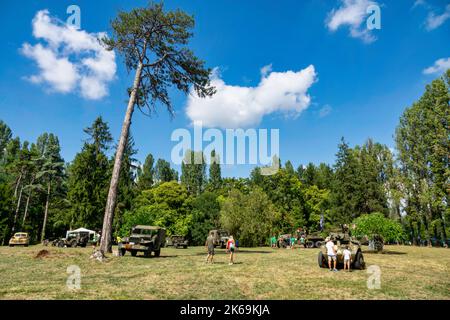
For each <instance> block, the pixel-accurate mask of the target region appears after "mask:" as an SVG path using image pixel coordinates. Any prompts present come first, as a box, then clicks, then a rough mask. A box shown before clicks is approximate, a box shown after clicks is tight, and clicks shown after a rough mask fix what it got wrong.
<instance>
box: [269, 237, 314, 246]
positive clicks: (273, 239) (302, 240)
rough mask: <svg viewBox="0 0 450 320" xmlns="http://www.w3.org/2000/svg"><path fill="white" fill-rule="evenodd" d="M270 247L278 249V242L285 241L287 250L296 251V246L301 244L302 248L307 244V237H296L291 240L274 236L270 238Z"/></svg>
mask: <svg viewBox="0 0 450 320" xmlns="http://www.w3.org/2000/svg"><path fill="white" fill-rule="evenodd" d="M269 241H270V246H271V247H272V248H277V247H278V241H284V242H285V245H286V248H288V249H294V247H295V245H296V244H299V245H301V246H305V243H306V236H305V235H303V234H301V235H300V236H299V237H298V238H296V237H294V236H290V237H289V238H282V239H280V238H278V239H277V237H276V236H272V237H271V238H270V240H269Z"/></svg>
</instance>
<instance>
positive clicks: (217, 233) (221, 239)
mask: <svg viewBox="0 0 450 320" xmlns="http://www.w3.org/2000/svg"><path fill="white" fill-rule="evenodd" d="M209 234H210V235H212V236H213V237H214V247H219V246H220V247H221V248H222V249H224V248H226V246H227V242H228V239H229V238H230V234H229V233H228V231H226V230H211V231H210V232H209Z"/></svg>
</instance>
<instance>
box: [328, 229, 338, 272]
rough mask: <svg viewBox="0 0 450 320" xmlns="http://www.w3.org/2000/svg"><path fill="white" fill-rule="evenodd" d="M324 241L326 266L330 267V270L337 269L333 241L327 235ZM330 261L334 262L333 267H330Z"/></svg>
mask: <svg viewBox="0 0 450 320" xmlns="http://www.w3.org/2000/svg"><path fill="white" fill-rule="evenodd" d="M325 241H326V243H327V244H326V245H325V246H326V248H327V256H328V267H329V268H330V271H337V269H336V251H335V250H334V242H333V241H332V240H331V238H330V237H327V238H326V239H325ZM331 262H333V263H334V266H333V268H331Z"/></svg>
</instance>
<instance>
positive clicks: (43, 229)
mask: <svg viewBox="0 0 450 320" xmlns="http://www.w3.org/2000/svg"><path fill="white" fill-rule="evenodd" d="M51 185H52V183H51V181H49V182H48V188H47V200H46V201H45V213H44V223H43V224H42V233H41V242H43V241H44V238H45V226H46V225H47V217H48V205H49V202H50V188H51Z"/></svg>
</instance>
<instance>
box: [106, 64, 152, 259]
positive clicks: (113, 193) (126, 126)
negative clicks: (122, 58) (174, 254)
mask: <svg viewBox="0 0 450 320" xmlns="http://www.w3.org/2000/svg"><path fill="white" fill-rule="evenodd" d="M142 67H143V65H142V61H141V62H140V63H139V65H138V68H137V69H136V75H135V77H134V83H133V90H132V91H131V95H130V99H129V101H128V107H127V112H126V113H125V119H124V121H123V125H122V132H121V134H120V140H119V145H118V146H117V151H116V158H115V160H114V169H113V173H112V177H111V184H110V186H109V192H108V199H107V201H106V208H105V216H104V218H103V228H102V237H101V243H100V251H102V252H103V253H106V252H112V243H111V234H112V223H113V218H114V209H115V207H116V202H117V187H118V184H119V174H120V167H121V166H122V158H123V153H124V151H125V147H126V144H127V142H128V134H129V131H130V125H131V117H132V116H133V111H134V105H135V103H136V92H137V89H138V87H139V83H140V81H141V74H142Z"/></svg>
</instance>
